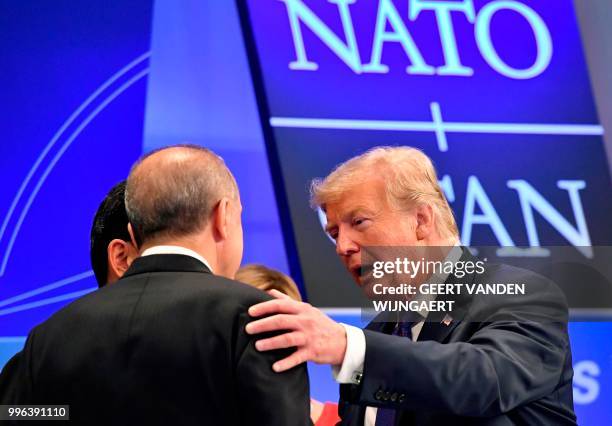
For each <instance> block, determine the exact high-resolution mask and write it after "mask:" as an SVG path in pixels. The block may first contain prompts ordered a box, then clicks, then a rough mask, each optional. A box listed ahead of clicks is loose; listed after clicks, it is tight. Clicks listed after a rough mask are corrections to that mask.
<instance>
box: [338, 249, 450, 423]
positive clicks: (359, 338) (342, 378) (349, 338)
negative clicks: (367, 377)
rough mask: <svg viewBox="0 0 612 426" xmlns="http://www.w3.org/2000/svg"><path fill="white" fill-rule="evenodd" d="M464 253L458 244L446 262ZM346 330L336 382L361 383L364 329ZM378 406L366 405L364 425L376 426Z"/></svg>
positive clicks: (417, 329)
mask: <svg viewBox="0 0 612 426" xmlns="http://www.w3.org/2000/svg"><path fill="white" fill-rule="evenodd" d="M461 255H462V250H461V247H460V246H459V245H458V244H456V245H455V246H454V247H453V248H452V249H451V250H450V251H449V253H448V255H447V256H446V259H445V260H444V261H445V262H453V263H455V262H457V261H458V260H459V259H460V258H461ZM447 278H448V274H438V275H434V276H432V277H431V278H430V279H429V280H428V282H432V283H443V282H445V281H446V279H447ZM435 298H436V296H435V295H430V294H420V293H419V294H418V295H417V296H416V297H415V299H414V300H418V301H423V300H426V301H429V300H434V299H435ZM418 313H419V315H420V316H421V317H422V320H421V321H419V322H417V323H416V324H414V325H413V326H412V328H411V329H410V330H411V332H412V341H413V342H416V341H417V339H418V338H419V334H420V333H421V330H422V329H423V325H424V324H425V320H426V319H427V314H428V312H427V311H422V310H421V311H419V312H418ZM340 324H341V325H342V326H343V327H344V329H345V330H346V352H345V354H344V360H343V361H342V364H341V365H340V366H332V374H333V375H334V379H335V380H336V382H338V383H340V384H359V382H360V379H358V378H357V377H359V376H361V374H362V372H363V364H364V362H365V353H366V341H365V335H364V334H363V330H362V329H360V328H358V327H354V326H352V325H348V324H342V323H340ZM377 411H378V408H376V407H370V406H368V407H366V411H365V417H364V422H363V424H364V426H375V424H376V413H377Z"/></svg>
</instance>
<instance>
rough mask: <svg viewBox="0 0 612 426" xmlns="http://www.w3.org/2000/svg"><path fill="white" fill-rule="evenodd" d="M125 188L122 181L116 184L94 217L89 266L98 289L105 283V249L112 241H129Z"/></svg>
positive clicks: (106, 262) (106, 269)
mask: <svg viewBox="0 0 612 426" xmlns="http://www.w3.org/2000/svg"><path fill="white" fill-rule="evenodd" d="M125 186H126V181H125V180H123V181H121V182H119V183H118V184H116V185H115V186H114V187H113V188H112V189H111V190H110V191H109V192H108V194H107V195H106V197H105V198H104V200H103V201H102V203H100V206H99V207H98V211H97V212H96V215H95V217H94V221H93V225H92V227H91V236H90V251H89V254H90V259H91V266H92V268H93V271H94V275H95V276H96V281H97V282H98V285H99V286H100V287H102V286H104V285H105V284H106V282H107V278H108V277H107V273H108V255H107V248H108V245H109V243H110V242H111V241H112V240H114V239H117V238H118V239H121V240H124V241H130V234H129V233H128V230H127V225H128V217H127V213H126V212H125V203H124V198H125Z"/></svg>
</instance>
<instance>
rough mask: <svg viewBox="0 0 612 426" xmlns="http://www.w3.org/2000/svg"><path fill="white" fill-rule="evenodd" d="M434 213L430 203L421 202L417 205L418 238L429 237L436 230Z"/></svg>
mask: <svg viewBox="0 0 612 426" xmlns="http://www.w3.org/2000/svg"><path fill="white" fill-rule="evenodd" d="M434 226H435V225H434V213H433V208H432V207H431V206H430V205H429V204H419V205H418V206H417V207H416V237H417V240H425V239H427V238H428V237H429V236H430V235H431V234H432V232H433V231H434Z"/></svg>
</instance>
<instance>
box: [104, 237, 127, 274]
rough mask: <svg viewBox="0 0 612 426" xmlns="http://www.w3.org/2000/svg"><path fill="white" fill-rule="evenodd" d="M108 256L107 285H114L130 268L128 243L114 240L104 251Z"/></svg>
mask: <svg viewBox="0 0 612 426" xmlns="http://www.w3.org/2000/svg"><path fill="white" fill-rule="evenodd" d="M106 251H107V254H108V278H107V281H108V284H111V283H114V282H115V281H117V280H118V279H119V278H121V277H122V276H123V274H125V271H127V270H128V268H129V267H130V261H129V260H128V258H129V255H130V243H127V242H125V241H123V240H120V239H118V238H115V239H114V240H112V241H111V242H110V243H108V247H107V249H106Z"/></svg>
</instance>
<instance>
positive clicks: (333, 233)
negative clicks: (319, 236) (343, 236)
mask: <svg viewBox="0 0 612 426" xmlns="http://www.w3.org/2000/svg"><path fill="white" fill-rule="evenodd" d="M328 234H329V237H330V238H331V239H332V240H337V239H338V232H336V231H330V232H328Z"/></svg>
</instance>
